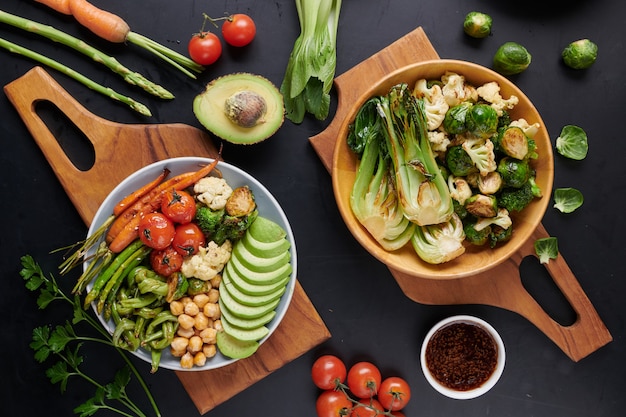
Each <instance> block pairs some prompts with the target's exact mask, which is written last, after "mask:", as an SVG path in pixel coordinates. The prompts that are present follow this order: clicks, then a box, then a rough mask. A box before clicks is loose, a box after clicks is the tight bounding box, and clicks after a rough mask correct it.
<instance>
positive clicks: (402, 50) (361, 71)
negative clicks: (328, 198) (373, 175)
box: [309, 28, 612, 361]
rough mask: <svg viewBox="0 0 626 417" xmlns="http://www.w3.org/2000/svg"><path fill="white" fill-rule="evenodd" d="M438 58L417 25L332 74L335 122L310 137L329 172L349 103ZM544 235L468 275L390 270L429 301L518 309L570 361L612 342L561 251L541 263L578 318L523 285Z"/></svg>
mask: <svg viewBox="0 0 626 417" xmlns="http://www.w3.org/2000/svg"><path fill="white" fill-rule="evenodd" d="M431 59H439V55H438V54H437V52H436V51H435V49H434V48H433V46H432V44H431V43H430V41H429V40H428V38H427V36H426V34H425V33H424V31H423V30H422V28H417V29H415V30H414V31H412V32H410V33H408V34H407V35H405V36H404V37H402V38H400V39H398V40H397V41H396V42H394V43H392V44H391V45H389V46H387V47H386V48H385V49H383V50H381V51H380V52H378V53H376V54H374V55H372V56H371V57H369V58H367V59H366V60H364V61H363V62H361V63H360V64H358V65H357V66H355V67H353V68H352V69H350V70H348V71H347V72H345V73H343V74H341V75H340V76H338V77H336V78H335V81H334V87H335V89H336V91H337V94H338V104H337V110H336V113H335V116H334V118H333V120H332V121H331V122H330V124H329V125H328V127H327V128H326V129H325V130H324V131H323V132H321V133H320V134H318V135H316V136H313V137H311V138H309V140H310V143H311V145H312V146H313V148H314V149H315V151H316V152H317V154H318V156H319V157H320V159H321V161H322V163H323V164H324V166H325V167H326V169H327V170H328V171H329V173H330V172H332V163H333V153H334V149H335V143H336V140H337V139H338V133H339V129H340V127H341V125H342V123H343V122H344V121H345V118H346V117H347V115H348V113H349V112H350V107H351V106H352V104H353V103H355V102H356V101H357V100H358V99H359V98H360V96H361V95H362V94H363V93H364V92H365V89H366V88H367V87H369V85H371V84H372V83H375V82H376V81H377V80H378V79H380V78H382V77H383V76H384V75H386V74H388V73H390V72H392V71H394V70H396V69H398V68H401V67H403V66H406V65H409V64H412V63H415V62H420V61H425V60H431ZM543 237H548V233H547V231H546V230H545V229H544V227H543V225H540V226H539V227H538V228H537V229H536V230H535V232H534V234H533V235H531V237H530V239H529V240H528V241H527V242H526V243H525V244H524V245H522V247H521V248H520V249H519V251H518V252H516V253H515V254H514V256H512V257H511V258H510V259H508V260H507V261H506V262H504V263H502V264H501V265H499V266H497V267H495V268H493V269H491V270H488V271H486V272H484V273H480V274H477V275H473V276H470V277H464V278H457V279H450V280H437V279H428V278H421V277H415V276H411V275H408V274H405V273H404V272H399V271H396V270H393V269H390V271H391V274H392V275H393V277H394V278H395V279H396V281H397V282H398V285H399V286H400V288H401V289H402V291H403V292H404V294H405V295H406V296H407V297H409V298H410V299H412V300H414V301H416V302H418V303H422V304H432V305H444V304H484V305H491V306H496V307H501V308H504V309H507V310H511V311H514V312H516V313H519V314H520V315H522V316H523V317H525V318H527V319H528V320H529V321H530V322H532V323H533V324H534V325H535V326H537V327H538V328H539V329H540V330H541V331H542V332H543V333H545V334H546V335H547V336H548V337H549V338H550V339H551V340H552V341H553V342H554V343H555V344H556V345H558V346H559V347H560V348H561V349H562V350H563V352H565V353H566V354H567V355H568V356H569V357H570V358H571V359H572V360H574V361H578V360H580V359H582V358H584V357H585V356H587V355H589V354H590V353H592V352H594V351H596V350H597V349H599V348H600V347H602V346H604V345H606V344H607V343H609V342H610V341H611V340H612V337H611V335H610V333H609V331H608V329H607V328H606V326H605V325H604V323H603V322H602V320H601V319H600V317H599V316H598V314H597V312H596V310H595V308H594V307H593V305H592V304H591V302H590V300H589V299H588V298H587V296H586V295H585V292H584V291H583V289H582V288H581V286H580V284H579V283H578V281H577V280H576V277H575V276H574V275H573V273H572V271H571V270H570V268H569V267H568V265H567V263H566V262H565V260H564V259H563V257H562V256H561V255H559V256H558V258H557V259H554V260H551V261H550V262H549V263H548V264H547V265H545V267H546V269H547V271H548V273H549V274H550V276H551V277H552V279H553V280H554V282H555V283H556V285H557V286H558V287H559V289H560V290H561V292H562V293H563V295H564V296H565V298H566V299H567V301H568V302H569V303H570V305H571V306H572V308H573V309H574V311H575V312H576V314H577V319H576V321H575V322H574V323H573V324H572V325H569V326H562V325H560V324H559V323H557V322H556V321H555V320H554V319H552V318H551V317H550V316H549V315H548V314H547V313H546V312H545V311H544V309H543V308H542V307H541V305H539V303H538V302H537V301H536V300H535V299H534V298H533V297H532V296H531V295H530V294H529V293H528V291H527V290H526V289H525V288H524V286H523V284H522V280H521V277H520V272H519V267H520V264H521V262H522V260H523V259H524V258H525V257H527V256H535V252H534V241H535V240H536V239H538V238H543Z"/></svg>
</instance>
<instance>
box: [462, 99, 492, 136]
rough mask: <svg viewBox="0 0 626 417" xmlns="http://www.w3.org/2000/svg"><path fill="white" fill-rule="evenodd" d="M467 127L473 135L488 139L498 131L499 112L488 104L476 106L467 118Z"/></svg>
mask: <svg viewBox="0 0 626 417" xmlns="http://www.w3.org/2000/svg"><path fill="white" fill-rule="evenodd" d="M465 126H467V131H468V132H470V133H471V134H473V135H475V136H478V137H481V138H488V137H490V136H491V135H493V134H494V133H496V132H497V130H498V112H496V110H495V109H494V108H493V107H491V106H490V105H488V104H484V103H478V104H474V105H473V106H471V107H470V109H469V110H468V112H467V115H466V116H465Z"/></svg>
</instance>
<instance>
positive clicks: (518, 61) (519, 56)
mask: <svg viewBox="0 0 626 417" xmlns="http://www.w3.org/2000/svg"><path fill="white" fill-rule="evenodd" d="M531 60H532V56H531V55H530V52H528V50H527V49H526V48H524V46H522V45H520V44H519V43H517V42H505V43H504V44H502V45H501V46H500V47H499V48H498V50H497V51H496V53H495V55H494V57H493V69H494V70H496V71H497V72H499V73H500V74H502V75H514V74H519V73H520V72H522V71H524V70H526V68H528V66H529V65H530V62H531Z"/></svg>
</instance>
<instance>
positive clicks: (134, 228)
mask: <svg viewBox="0 0 626 417" xmlns="http://www.w3.org/2000/svg"><path fill="white" fill-rule="evenodd" d="M218 161H219V157H218V158H215V160H214V161H213V162H211V163H210V164H208V165H205V166H203V167H202V168H200V169H199V170H198V171H194V172H186V173H184V174H180V175H177V176H175V177H173V178H170V179H169V180H167V181H165V182H163V183H161V184H160V185H158V186H157V187H155V188H154V189H152V191H150V192H149V193H148V194H146V195H145V196H144V197H142V198H141V199H139V200H138V201H137V202H135V204H133V205H132V206H130V207H128V208H127V209H126V210H124V212H122V214H121V215H120V216H119V217H118V218H117V219H116V220H115V221H114V222H113V224H112V225H111V227H110V228H109V231H108V233H107V237H106V241H107V242H109V249H110V250H111V251H112V252H114V253H118V252H119V251H121V250H123V249H124V248H125V247H126V246H128V245H129V244H130V243H131V242H132V241H133V240H135V239H137V236H138V234H137V233H138V226H139V221H140V220H141V217H142V216H143V215H145V214H147V213H150V212H153V211H156V210H158V209H159V207H161V201H162V199H163V196H164V195H165V193H167V192H168V191H170V190H172V189H175V190H177V191H180V190H183V189H185V188H187V187H190V186H191V185H193V184H194V183H196V182H198V180H200V179H201V178H204V177H206V176H207V175H208V174H209V173H211V171H213V169H214V168H215V167H216V166H217V163H218Z"/></svg>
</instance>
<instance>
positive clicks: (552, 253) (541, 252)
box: [533, 236, 559, 264]
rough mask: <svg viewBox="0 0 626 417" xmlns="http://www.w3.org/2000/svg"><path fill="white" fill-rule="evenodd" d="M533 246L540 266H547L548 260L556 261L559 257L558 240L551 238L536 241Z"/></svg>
mask: <svg viewBox="0 0 626 417" xmlns="http://www.w3.org/2000/svg"><path fill="white" fill-rule="evenodd" d="M533 246H534V247H535V254H537V257H538V258H539V262H541V263H542V264H547V263H548V262H550V259H556V258H557V256H559V244H558V240H557V238H555V237H553V236H550V237H543V238H540V239H537V240H535V243H534V244H533Z"/></svg>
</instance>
